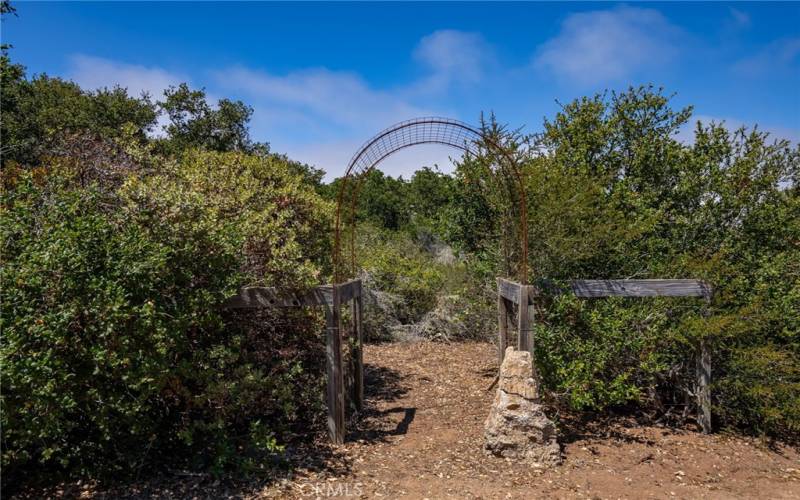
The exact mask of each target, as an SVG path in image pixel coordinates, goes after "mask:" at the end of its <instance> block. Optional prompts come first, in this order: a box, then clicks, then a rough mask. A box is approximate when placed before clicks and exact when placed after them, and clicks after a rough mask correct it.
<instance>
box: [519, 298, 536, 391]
mask: <svg viewBox="0 0 800 500" xmlns="http://www.w3.org/2000/svg"><path fill="white" fill-rule="evenodd" d="M532 300H533V286H531V285H520V286H519V301H518V303H519V314H518V319H517V321H518V323H517V324H518V325H519V328H518V329H517V330H518V333H519V340H518V344H517V349H519V350H520V351H528V352H529V353H531V359H534V339H533V318H534V315H533V313H534V309H533V304H529V302H532ZM535 374H536V362H535V361H534V362H533V373H532V374H531V376H535Z"/></svg>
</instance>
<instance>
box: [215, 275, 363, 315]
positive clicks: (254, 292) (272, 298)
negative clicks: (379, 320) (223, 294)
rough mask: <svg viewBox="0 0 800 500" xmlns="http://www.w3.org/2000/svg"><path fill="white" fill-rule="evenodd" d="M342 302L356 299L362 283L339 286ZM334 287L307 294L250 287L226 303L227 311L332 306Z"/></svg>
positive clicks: (348, 283)
mask: <svg viewBox="0 0 800 500" xmlns="http://www.w3.org/2000/svg"><path fill="white" fill-rule="evenodd" d="M337 286H338V287H339V294H340V295H341V298H340V300H341V302H347V301H349V300H352V299H354V298H355V297H356V296H357V295H360V293H361V281H359V280H353V281H347V282H345V283H342V284H341V285H337ZM332 305H333V285H320V286H318V287H315V288H313V289H311V290H309V291H307V292H305V293H293V294H286V293H281V292H279V291H278V290H277V289H276V288H273V287H263V286H250V287H244V288H242V289H241V290H239V293H238V294H237V295H234V296H233V297H230V298H229V299H228V300H226V301H225V303H224V304H223V307H224V308H226V309H259V308H262V307H303V306H332Z"/></svg>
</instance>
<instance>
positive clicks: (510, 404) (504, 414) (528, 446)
mask: <svg viewBox="0 0 800 500" xmlns="http://www.w3.org/2000/svg"><path fill="white" fill-rule="evenodd" d="M532 372H533V363H532V361H531V355H530V353H529V352H526V351H517V350H515V349H514V348H513V347H509V348H508V349H507V350H506V355H505V359H504V360H503V365H502V366H501V367H500V380H499V384H498V387H497V394H496V395H495V398H494V402H493V403H492V409H491V411H490V412H489V417H488V418H487V419H486V423H485V424H484V427H485V433H484V436H485V438H486V443H485V446H484V447H485V449H486V451H487V452H489V453H491V454H493V455H495V456H499V457H504V458H511V459H515V460H519V461H522V462H525V463H529V464H531V465H535V466H550V465H558V464H560V463H561V449H560V447H559V445H558V441H557V439H558V435H557V431H556V426H555V424H553V422H552V421H551V420H550V419H549V418H547V416H546V415H545V413H544V407H543V406H542V405H541V404H540V402H539V387H538V384H537V383H536V381H535V380H534V379H533V377H532V376H531V374H532Z"/></svg>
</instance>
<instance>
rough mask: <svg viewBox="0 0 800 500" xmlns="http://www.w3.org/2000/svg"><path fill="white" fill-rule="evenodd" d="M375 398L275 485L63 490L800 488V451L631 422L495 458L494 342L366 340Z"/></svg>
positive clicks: (723, 493) (687, 494)
mask: <svg viewBox="0 0 800 500" xmlns="http://www.w3.org/2000/svg"><path fill="white" fill-rule="evenodd" d="M365 363H366V375H365V376H366V399H367V402H366V408H365V410H364V412H363V414H362V415H361V417H360V419H358V420H357V421H356V422H351V425H350V426H349V428H348V430H349V432H348V436H347V443H346V444H345V445H343V446H339V447H327V446H322V445H320V446H317V447H316V448H313V450H315V451H313V452H312V453H308V452H307V451H303V452H300V451H299V450H298V451H296V457H295V459H294V461H295V463H296V465H297V467H296V468H295V470H294V472H292V473H291V474H288V475H287V476H286V477H284V478H282V479H280V480H278V481H276V482H273V483H271V484H269V485H264V484H249V485H245V484H240V485H238V486H233V485H226V484H224V483H223V484H220V482H218V481H213V480H212V479H211V478H203V477H202V476H200V477H198V478H196V479H194V480H193V479H186V478H184V479H181V480H179V481H176V482H175V483H174V484H169V483H168V484H166V485H165V484H164V482H163V481H162V482H159V483H158V484H154V485H152V486H148V485H145V486H143V487H141V488H136V489H135V490H131V489H122V490H120V489H114V490H111V491H105V492H102V491H98V490H97V489H95V488H92V487H88V488H87V487H83V488H80V487H78V488H75V486H73V487H71V488H67V490H66V491H64V490H62V492H64V493H66V494H68V495H69V494H70V493H71V494H73V495H74V494H77V495H81V496H102V497H119V496H136V497H143V496H144V497H149V496H158V497H181V498H221V497H246V498H264V497H275V498H327V497H350V498H353V497H356V498H390V499H394V498H412V499H423V498H429V499H439V498H459V499H468V498H584V497H586V498H800V453H798V450H795V449H792V448H789V447H784V446H775V445H773V446H771V447H770V446H767V445H766V444H764V443H762V442H760V441H758V440H752V439H744V438H741V437H732V436H725V435H713V436H703V435H701V434H698V433H696V432H693V431H692V430H690V429H687V430H675V429H668V428H663V427H657V426H642V425H638V424H637V423H636V422H634V421H632V420H625V419H615V420H613V421H610V422H608V421H607V422H597V421H594V422H592V421H584V422H577V421H569V422H567V421H565V419H562V421H561V423H560V428H561V433H562V435H561V439H560V442H561V443H562V445H563V453H564V458H565V460H564V463H563V465H561V466H559V467H555V468H552V469H537V468H532V467H530V466H523V465H520V464H516V463H513V462H509V461H506V460H504V459H498V458H495V457H491V456H487V455H486V454H485V453H484V452H483V450H482V444H483V422H484V420H485V418H486V415H487V414H488V411H489V406H490V404H491V402H492V399H493V395H494V391H488V390H487V388H488V387H489V385H490V384H491V383H492V381H493V379H494V375H495V373H496V370H497V362H496V355H495V350H494V347H493V346H491V345H490V344H480V343H455V344H436V343H429V342H408V343H393V344H382V345H372V346H367V348H366V352H365Z"/></svg>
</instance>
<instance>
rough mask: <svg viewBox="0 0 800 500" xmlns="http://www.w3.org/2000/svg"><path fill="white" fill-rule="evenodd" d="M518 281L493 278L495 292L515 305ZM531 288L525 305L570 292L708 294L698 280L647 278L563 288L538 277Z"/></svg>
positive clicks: (581, 283)
mask: <svg viewBox="0 0 800 500" xmlns="http://www.w3.org/2000/svg"><path fill="white" fill-rule="evenodd" d="M521 286H523V285H520V284H519V283H516V282H514V281H510V280H507V279H504V278H498V280H497V292H498V293H499V294H500V296H501V297H503V298H505V299H507V300H510V301H511V302H513V303H514V304H519V296H520V295H519V290H520V287H521ZM524 286H529V287H531V293H530V294H529V297H528V301H529V304H532V303H533V299H534V298H535V297H538V296H540V295H544V294H547V293H549V294H553V295H559V294H564V293H572V294H574V295H575V296H576V297H583V298H597V297H704V298H706V299H709V298H710V297H711V287H710V286H709V285H707V284H706V283H704V282H703V281H700V280H692V279H665V280H659V279H650V280H570V281H569V284H568V285H566V286H563V287H559V286H557V285H556V284H555V283H553V282H552V281H550V280H539V281H537V283H536V284H535V285H524Z"/></svg>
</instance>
